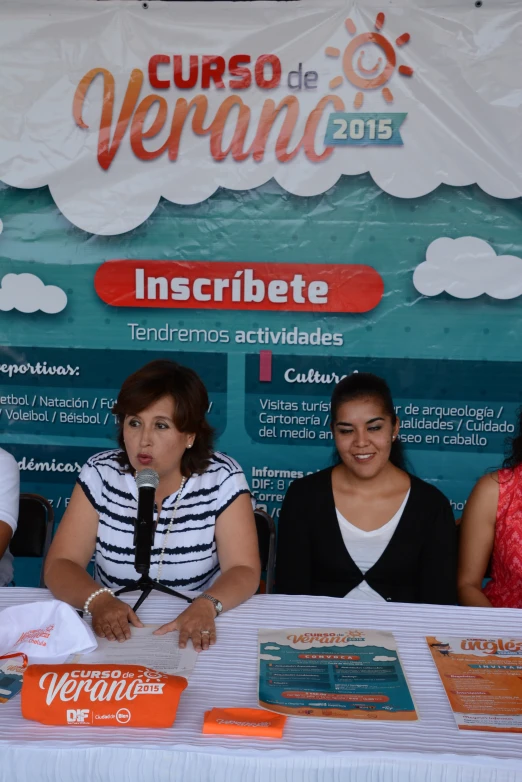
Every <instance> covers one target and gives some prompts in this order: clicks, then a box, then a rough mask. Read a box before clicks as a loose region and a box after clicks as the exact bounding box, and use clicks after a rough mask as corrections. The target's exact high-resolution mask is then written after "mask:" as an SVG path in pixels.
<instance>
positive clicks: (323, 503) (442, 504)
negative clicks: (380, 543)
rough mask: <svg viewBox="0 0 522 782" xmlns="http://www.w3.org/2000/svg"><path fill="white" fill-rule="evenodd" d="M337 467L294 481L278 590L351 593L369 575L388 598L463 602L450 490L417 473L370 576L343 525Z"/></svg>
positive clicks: (284, 514)
mask: <svg viewBox="0 0 522 782" xmlns="http://www.w3.org/2000/svg"><path fill="white" fill-rule="evenodd" d="M332 469H333V468H329V469H327V470H322V471H321V472H318V473H315V474H314V475H308V476H307V477H306V478H300V479H299V480H296V481H294V482H293V483H292V484H291V485H290V487H289V489H288V491H287V493H286V497H285V500H284V502H283V507H282V508H281V515H280V518H279V526H278V545H277V575H276V587H277V591H278V592H281V593H283V594H287V595H327V596H330V597H344V596H345V595H346V594H347V593H348V592H350V590H352V589H353V588H354V587H356V586H357V585H358V584H360V583H361V582H362V581H363V580H366V581H367V583H368V584H369V585H370V586H371V587H372V589H374V590H375V591H376V592H378V593H379V594H380V595H381V596H382V597H383V598H384V599H385V600H388V601H393V602H402V603H440V604H443V605H444V604H446V605H453V604H455V603H456V602H457V528H456V526H455V520H454V518H453V513H452V510H451V506H450V504H449V502H448V500H447V499H446V497H445V496H444V495H443V494H442V492H440V491H439V490H438V489H436V488H435V487H434V486H431V485H430V484H429V483H425V482H424V481H421V480H420V479H419V478H415V477H414V476H413V475H411V476H410V478H411V491H410V496H409V497H408V502H407V503H406V506H405V508H404V511H403V514H402V517H401V519H400V521H399V523H398V525H397V528H396V530H395V532H394V534H393V536H392V539H391V540H390V542H389V544H388V546H387V547H386V549H385V550H384V552H383V554H382V556H381V557H380V559H379V560H378V561H377V562H376V563H375V565H373V567H371V568H370V569H369V570H368V571H367V572H366V575H365V576H363V574H362V573H361V571H360V570H359V568H358V567H357V565H356V564H355V562H354V561H353V559H352V558H351V556H350V555H349V553H348V551H347V550H346V546H345V544H344V541H343V538H342V535H341V530H340V529H339V522H338V520H337V516H336V512H335V502H334V496H333V491H332V478H331V476H332Z"/></svg>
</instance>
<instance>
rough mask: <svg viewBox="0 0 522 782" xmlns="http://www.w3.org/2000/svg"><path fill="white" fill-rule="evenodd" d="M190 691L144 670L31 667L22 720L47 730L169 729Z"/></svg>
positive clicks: (184, 682) (99, 666) (24, 689)
mask: <svg viewBox="0 0 522 782" xmlns="http://www.w3.org/2000/svg"><path fill="white" fill-rule="evenodd" d="M186 686H187V680H186V679H184V678H183V677H181V676H170V675H168V674H166V673H160V672H159V671H154V670H152V669H150V668H147V667H145V666H142V665H104V664H96V665H95V664H93V665H85V664H84V665H78V664H74V663H67V664H65V665H30V666H29V667H28V668H27V670H26V671H25V672H24V682H23V685H22V714H23V716H24V717H25V718H26V719H27V720H36V721H37V722H42V723H43V724H44V725H80V726H81V725H94V726H96V727H100V726H105V725H110V726H111V727H118V726H120V725H121V726H126V727H130V728H170V726H171V725H172V723H173V722H174V720H175V718H176V712H177V709H178V703H179V698H180V695H181V693H182V692H183V690H184V689H185V687H186Z"/></svg>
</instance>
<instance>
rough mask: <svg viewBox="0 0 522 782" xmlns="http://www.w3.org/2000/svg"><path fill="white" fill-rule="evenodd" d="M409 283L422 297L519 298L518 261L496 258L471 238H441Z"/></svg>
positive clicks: (521, 272)
mask: <svg viewBox="0 0 522 782" xmlns="http://www.w3.org/2000/svg"><path fill="white" fill-rule="evenodd" d="M413 284H414V285H415V287H416V289H417V290H418V291H419V293H422V294H423V295H424V296H437V295H438V294H439V293H442V292H443V291H445V292H446V293H449V294H450V296H455V298H457V299H474V298H476V297H477V296H482V294H484V293H487V294H488V296H491V297H492V298H494V299H515V298H516V297H517V296H520V295H522V258H519V257H517V256H516V255H497V254H496V252H495V250H494V249H493V248H492V247H491V245H490V244H488V243H487V242H485V241H484V240H483V239H478V238H477V237H475V236H462V237H460V238H459V239H449V238H447V237H441V238H440V239H435V241H434V242H432V243H431V244H430V246H429V247H428V250H427V252H426V260H425V261H424V263H421V264H420V265H419V266H417V268H416V269H415V271H414V273H413Z"/></svg>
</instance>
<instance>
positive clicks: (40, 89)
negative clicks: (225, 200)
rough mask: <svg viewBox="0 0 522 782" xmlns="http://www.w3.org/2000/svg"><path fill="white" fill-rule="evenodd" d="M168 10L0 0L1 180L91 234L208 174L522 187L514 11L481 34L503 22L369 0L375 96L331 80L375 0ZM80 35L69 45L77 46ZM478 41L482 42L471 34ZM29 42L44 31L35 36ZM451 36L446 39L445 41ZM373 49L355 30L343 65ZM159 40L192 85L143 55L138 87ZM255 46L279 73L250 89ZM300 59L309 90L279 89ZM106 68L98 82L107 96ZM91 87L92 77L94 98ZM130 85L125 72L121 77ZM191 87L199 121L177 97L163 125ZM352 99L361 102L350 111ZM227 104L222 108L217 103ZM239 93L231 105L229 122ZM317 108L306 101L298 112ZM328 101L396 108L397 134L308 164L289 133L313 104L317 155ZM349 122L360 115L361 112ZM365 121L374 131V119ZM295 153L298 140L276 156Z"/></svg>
mask: <svg viewBox="0 0 522 782" xmlns="http://www.w3.org/2000/svg"><path fill="white" fill-rule="evenodd" d="M171 5H172V4H169V3H151V4H150V6H149V8H148V10H147V11H143V9H142V8H141V6H140V4H138V3H136V4H131V3H124V4H121V3H118V4H115V5H112V4H110V3H103V4H100V3H92V4H91V5H90V6H89V5H88V4H85V3H82V4H74V3H69V4H61V5H57V6H56V8H54V7H53V15H52V18H51V17H49V16H48V15H47V16H46V15H45V14H40V15H38V14H36V15H35V16H32V15H28V14H27V13H26V7H25V4H18V6H19V7H18V6H17V7H15V6H14V5H12V4H10V5H9V8H8V10H5V11H4V10H3V9H2V6H1V4H0V67H1V69H2V74H3V78H2V79H1V80H0V105H1V106H2V112H1V115H0V179H2V180H3V181H4V182H5V183H6V184H8V185H13V186H15V187H21V188H34V187H41V186H43V185H48V186H49V188H50V192H51V194H52V196H53V198H54V200H55V202H56V203H57V205H58V207H59V208H60V209H61V211H62V212H63V214H64V215H65V216H66V217H67V218H68V219H69V220H70V221H71V222H72V223H74V224H75V225H77V226H79V227H80V228H82V229H83V230H85V231H89V232H92V233H95V234H103V235H113V234H121V233H124V232H126V231H129V230H131V229H133V228H135V227H137V226H139V225H140V224H141V223H143V222H144V221H145V220H146V219H147V218H148V217H149V216H150V215H151V213H152V212H153V211H154V210H155V208H156V206H157V204H158V202H159V199H160V198H161V197H162V196H163V197H164V198H166V199H167V200H169V201H172V202H174V203H178V204H195V203H199V202H201V201H203V200H205V199H206V198H208V197H209V196H211V195H212V194H213V193H214V192H215V191H216V190H217V189H218V188H219V187H225V188H229V189H231V190H238V191H240V190H248V189H251V188H255V187H258V186H259V185H262V184H263V183H266V182H268V181H269V180H271V179H272V178H273V179H275V180H276V182H278V183H279V185H281V186H282V187H283V188H285V189H286V190H287V191H289V192H290V193H293V194H295V195H299V196H312V195H317V194H319V193H323V192H325V191H326V190H328V189H329V188H330V187H332V186H333V185H334V184H335V183H336V182H337V181H338V179H339V178H340V176H341V175H342V174H348V175H359V174H363V173H365V172H369V173H370V174H371V176H372V177H373V179H374V181H375V182H376V184H377V185H378V186H379V187H380V188H381V189H382V190H384V191H385V192H387V193H389V194H391V195H393V196H397V197H400V198H416V197H418V196H422V195H425V194H426V193H430V192H431V191H432V190H434V189H435V188H436V187H438V186H439V185H440V184H447V185H455V186H464V185H469V184H472V183H474V182H477V183H478V185H479V186H480V187H481V188H482V189H483V190H484V191H485V192H487V193H489V194H490V195H492V196H495V197H497V198H515V197H518V196H520V195H521V194H522V153H521V150H522V123H521V122H520V117H519V113H520V100H519V95H518V89H519V87H518V82H517V81H516V79H515V80H514V79H513V73H519V72H520V71H521V70H522V48H521V47H520V46H519V44H518V39H517V35H518V30H519V29H520V28H521V26H522V8H520V10H519V9H516V10H515V9H513V8H509V9H505V10H504V11H502V9H497V8H495V10H494V15H495V29H497V28H498V29H502V35H500V34H499V35H498V36H495V35H493V36H492V35H491V33H490V32H489V30H490V28H491V13H493V11H491V12H490V13H489V14H488V12H487V11H485V10H484V9H481V12H480V13H479V14H477V15H473V25H470V23H469V14H470V11H469V8H468V7H467V5H465V4H464V5H463V4H459V3H455V4H453V6H449V5H448V4H443V6H442V7H441V8H440V9H437V8H436V7H435V8H434V7H431V6H430V8H429V9H428V10H427V9H426V8H423V7H422V4H421V6H420V7H419V6H418V5H416V4H415V3H413V2H412V3H411V4H410V3H408V7H407V13H405V11H404V8H403V7H402V6H400V7H397V8H394V7H391V6H390V4H384V5H385V6H386V13H385V14H379V16H383V21H382V22H380V23H379V25H380V26H379V29H380V33H379V35H380V36H381V39H382V38H383V37H384V38H385V39H386V41H387V42H388V44H387V45H388V48H389V51H388V55H389V56H390V57H391V54H390V51H391V52H392V53H393V57H394V58H396V66H394V65H391V64H390V61H388V66H387V67H389V68H391V71H392V72H391V75H390V76H389V78H388V77H386V78H388V85H387V86H386V88H385V90H386V93H385V94H386V98H384V97H383V94H382V93H384V91H385V90H384V89H383V90H381V89H378V90H377V89H373V90H372V89H370V88H365V87H364V86H363V87H361V88H360V91H359V92H357V89H358V88H356V87H354V86H353V85H354V84H355V82H350V80H349V78H348V76H347V72H348V73H349V72H350V71H349V66H350V63H348V60H350V57H347V52H348V49H349V47H350V46H351V45H352V44H354V43H356V42H357V39H358V38H359V37H360V36H365V35H366V36H368V33H370V32H371V33H372V35H375V32H374V31H375V26H376V23H377V22H376V8H377V7H374V6H373V5H372V4H370V6H369V7H367V8H364V7H363V6H364V5H365V4H362V3H355V2H354V3H350V2H347V0H328V2H326V1H325V2H323V3H321V4H319V3H315V2H312V1H311V0H303V2H302V3H299V4H285V3H277V4H276V5H277V8H274V9H273V13H271V14H270V17H267V14H266V9H264V8H257V7H253V6H255V4H252V3H245V4H241V3H235V4H234V5H233V7H232V5H231V6H230V7H226V8H225V7H224V6H222V5H219V6H218V7H211V4H207V6H206V7H205V15H204V19H203V20H202V19H201V17H200V16H198V14H199V7H198V6H196V7H194V6H193V4H190V3H184V4H177V6H178V5H179V6H180V7H179V8H178V7H177V6H176V8H175V14H174V13H173V8H172V7H171ZM214 5H215V4H214ZM296 5H298V7H295V6H296ZM435 5H436V4H435ZM287 6H289V7H287ZM290 6H291V7H290ZM472 10H473V9H472ZM384 17H385V18H384ZM348 19H349V20H350V22H351V25H352V27H353V30H352V31H350V25H348ZM381 28H382V29H381ZM79 30H81V41H82V44H83V45H81V46H79V45H78V43H77V42H78V40H79V38H78V31H79ZM406 35H407V36H408V38H407V39H406V37H405V36H406ZM123 36H124V37H123ZM401 39H402V43H401V44H400V45H399V43H398V41H399V40H401ZM486 39H487V41H488V45H487V46H484V43H483V41H484V40H486ZM42 41H45V43H46V46H45V47H43V48H42ZM455 41H459V42H460V43H459V45H458V46H457V45H455ZM379 46H380V45H377V44H375V42H373V43H372V42H371V41H370V40H368V39H366V43H365V44H364V46H363V45H362V44H360V47H359V48H356V51H355V53H354V55H353V57H352V58H351V66H353V67H354V68H357V67H358V68H359V69H360V68H361V67H364V69H365V72H366V73H367V74H369V73H372V74H373V73H374V71H375V69H379V68H383V67H384V66H383V64H384V62H385V60H386V58H383V56H382V55H383V50H382V47H381V48H379ZM361 47H362V48H361ZM363 50H364V57H363V58H362V59H361V57H362V51H363ZM158 52H176V54H179V55H181V56H182V58H183V60H182V66H183V67H182V75H183V78H184V79H187V74H188V73H189V68H188V66H189V61H188V58H189V56H190V55H193V56H194V52H198V53H199V54H198V57H199V60H198V81H197V83H196V84H195V86H194V87H193V88H190V89H178V88H176V87H175V86H173V83H172V81H173V61H172V59H170V61H169V62H168V63H167V62H164V63H161V64H160V65H159V66H158V74H157V75H158V79H159V80H160V82H161V81H162V82H163V86H161V87H152V86H151V83H150V80H149V71H148V64H149V61H150V58H151V56H152V55H155V54H157V53H158ZM239 52H246V53H249V56H251V58H252V59H251V62H250V64H249V65H248V68H249V69H250V70H249V73H250V78H251V80H252V83H251V84H250V86H249V87H248V89H239V88H231V87H230V84H229V82H230V81H231V80H232V81H233V80H234V74H233V73H231V69H232V70H233V69H234V66H233V65H229V58H230V57H234V56H236V55H237V53H239ZM259 52H267V53H273V54H274V55H275V56H277V57H278V58H279V61H280V63H281V83H280V85H279V86H277V87H275V88H273V89H261V88H260V87H258V86H256V84H255V62H256V57H257V54H258V53H259ZM203 55H215V56H221V55H223V56H224V58H225V71H224V75H223V80H224V88H223V89H221V88H220V89H218V88H217V86H216V85H215V84H213V83H211V81H212V80H210V81H209V85H210V86H208V85H207V86H206V87H203V86H202V84H201V82H202V75H201V69H202V65H201V61H202V56H203ZM359 55H360V56H359ZM388 55H387V57H388ZM392 59H393V58H392ZM358 62H359V63H360V65H357V63H358ZM299 63H302V71H303V73H304V72H314V73H316V74H317V82H316V85H315V87H314V89H305V88H303V89H301V90H295V89H294V90H292V89H291V88H290V87H288V85H287V79H288V76H289V73H290V71H295V69H296V68H297V66H298V65H299ZM401 68H402V69H403V70H402V71H401V70H400V69H401ZM92 69H98V70H99V69H105V75H104V73H103V72H102V71H101V70H99V73H98V75H97V76H96V77H95V78H94V80H93V81H92V83H91V84H90V86H89V87H88V89H87V91H86V93H85V99H84V101H83V104H82V105H81V121H82V122H83V123H84V125H83V127H81V126H80V124H78V122H75V119H74V118H73V99H74V96H75V94H76V92H77V88H78V85H79V84H80V82H81V80H82V79H83V77H84V76H85V75H86V74H87V73H88V72H90V71H91V70H92ZM133 70H134V72H135V73H138V72H139V73H141V74H143V83H142V84H141V86H139V87H136V93H135V94H134V95H133V94H132V89H131V90H130V92H129V98H128V100H127V101H126V104H125V105H126V106H127V108H129V111H128V114H127V116H123V118H122V120H121V121H120V122H119V123H118V118H119V117H120V112H121V109H122V105H123V103H124V96H125V94H126V90H127V87H128V85H129V78H130V75H131V73H132V72H133ZM240 70H241V69H240ZM265 71H266V77H267V78H269V76H270V74H271V66H270V65H268V64H267V65H266V68H265ZM109 72H110V74H112V77H113V78H114V93H113V97H114V101H113V105H112V106H111V100H109V96H110V95H112V93H111V87H110V86H108V85H109V84H110V83H112V82H110V78H109V76H108V75H107V74H108V73H109ZM405 73H408V75H407V76H404V74H405ZM383 74H384V72H383ZM384 75H385V74H384ZM104 79H105V82H104ZM376 80H377V79H376ZM376 80H375V81H376ZM371 81H372V80H371V79H368V78H367V79H366V80H364V82H365V83H369V82H371ZM104 83H105V86H106V89H107V90H108V92H107V93H106V100H105V103H104V100H103V96H104V92H103V89H104ZM132 84H133V85H136V84H137V81H136V79H134V81H133V83H132ZM165 84H166V85H167V86H165ZM197 95H199V96H200V97H201V99H202V100H204V101H207V100H208V106H204V108H205V116H204V119H203V118H202V117H201V116H200V117H199V119H198V120H197V122H199V123H200V125H199V130H200V132H198V133H196V132H194V130H193V128H192V122H193V121H195V120H194V116H195V112H194V108H193V109H191V110H190V112H189V113H188V115H187V118H186V120H185V122H184V125H183V128H182V130H181V126H180V124H179V122H178V124H176V123H174V125H173V116H174V112H175V107H176V105H177V101H180V100H181V101H183V99H184V100H186V101H187V102H190V101H191V100H192V99H193V98H195V97H196V96H197ZM234 96H235V97H234ZM328 96H329V97H328ZM358 96H362V100H363V103H360V104H359V108H357V109H355V108H354V104H356V101H357V98H358ZM477 96H479V98H478V97H477ZM286 98H289V99H290V100H293V101H294V104H293V108H292V111H293V114H292V112H291V111H290V110H288V111H287V113H286V115H285V111H286V109H283V110H282V112H281V114H280V115H279V117H278V118H277V119H276V120H275V122H274V124H273V127H272V129H271V130H269V126H268V127H265V128H261V129H259V127H258V126H259V120H260V117H261V115H262V112H263V106H264V105H265V101H268V110H269V111H268V113H270V107H271V106H272V107H273V106H277V105H278V104H279V102H280V101H281V100H282V99H286ZM226 99H228V100H229V101H230V100H232V101H236V104H235V105H234V106H231V105H230V103H229V104H228V107H225V108H224V109H223V108H221V109H220V107H222V104H223V102H224V100H226ZM322 99H327V100H328V103H327V105H326V106H323V105H322V104H320V101H321V100H322ZM143 100H146V101H148V103H146V104H145V108H147V112H146V113H145V108H143V107H142V110H141V112H140V111H137V109H138V106H139V105H140V104H141V101H143ZM238 100H241V101H242V108H241V111H242V112H243V113H242V115H241V117H242V120H241V122H239V121H238V114H239V108H240V107H239V104H238V103H237V101H238ZM390 101H391V103H390ZM318 105H320V109H319V111H315V109H316V107H317V106H318ZM102 106H104V109H103V111H104V114H105V115H106V114H108V113H109V112H111V119H112V123H111V125H110V132H106V133H105V135H104V138H103V139H102V143H101V147H102V148H103V150H104V153H103V154H105V156H106V159H109V158H110V165H108V167H107V168H106V169H103V168H102V167H101V165H100V164H99V162H98V159H97V154H98V141H99V128H100V117H101V114H102ZM336 106H337V108H342V107H344V109H343V110H344V111H345V112H348V113H352V114H353V113H354V112H355V113H357V112H358V111H360V112H361V118H362V117H363V116H364V115H366V114H367V113H372V114H375V115H376V116H380V117H386V116H388V114H389V113H390V112H391V113H404V114H407V116H406V118H405V120H404V122H403V124H402V126H401V130H400V133H401V136H402V139H403V141H404V146H396V145H390V146H383V145H373V144H370V145H367V146H364V145H363V146H355V145H342V146H337V147H336V148H335V150H334V152H333V154H331V155H330V157H328V158H327V159H325V160H319V161H313V160H311V159H310V158H309V157H307V155H306V154H305V149H304V146H302V140H303V137H304V133H305V127H306V124H307V120H308V119H309V118H310V120H311V125H310V127H313V121H314V119H315V118H316V117H319V116H322V118H321V119H320V121H319V122H318V125H317V129H316V132H315V134H314V139H313V144H312V135H311V134H312V131H311V130H310V131H309V133H310V138H308V145H307V149H308V152H309V153H310V152H314V150H315V154H316V155H318V156H319V155H321V154H322V153H323V152H324V138H325V130H326V125H327V119H328V116H329V115H330V114H331V113H332V111H334V110H335V108H336ZM77 108H78V106H77ZM323 109H324V111H323ZM218 111H221V114H220V116H221V117H222V118H225V117H226V121H224V127H223V128H222V131H223V132H222V135H221V132H220V130H219V129H218V128H217V125H216V127H215V129H214V131H212V133H213V135H212V138H211V133H210V131H209V128H210V126H211V124H212V123H213V122H214V120H215V118H216V115H217V113H218ZM321 112H322V115H321ZM181 113H183V112H181ZM266 113H267V112H266V111H265V115H266ZM124 114H125V112H124ZM290 114H292V117H291V118H290V119H289V115H290ZM78 116H79V115H78V113H77V119H78ZM21 117H23V122H21V120H20V118H21ZM294 119H295V127H294V128H293V129H291V132H288V134H287V136H288V137H287V138H286V140H284V143H282V145H281V147H282V149H283V150H286V151H287V153H288V154H289V155H290V158H291V159H289V160H287V161H286V162H280V161H279V160H278V159H277V158H276V155H275V147H276V141H277V139H278V137H282V136H284V135H285V133H286V130H287V125H289V126H290V127H291V126H292V124H293V122H294ZM177 120H179V115H178V117H177ZM247 120H248V123H247ZM287 120H288V123H287ZM373 121H375V120H373ZM390 121H391V120H388V122H390ZM357 122H358V123H359V126H360V123H361V122H363V120H362V119H357ZM243 123H244V124H243ZM117 125H118V132H116V127H117ZM363 125H364V122H363ZM173 127H174V131H172V128H173ZM376 127H377V126H376ZM350 128H351V125H350ZM218 130H219V132H218ZM234 130H236V133H235V136H236V138H235V144H236V152H237V153H238V157H241V151H242V152H243V153H244V155H245V156H244V159H241V160H234V159H233V158H232V155H231V154H227V155H226V156H225V157H224V159H222V160H219V159H214V158H213V157H212V155H211V152H210V147H211V143H212V144H213V145H214V147H221V149H222V150H223V151H227V150H228V148H229V147H230V145H231V142H232V139H233V137H234ZM178 131H179V136H177V135H176V134H177V132H178ZM243 131H245V136H244V138H241V135H242V132H243ZM354 132H355V131H354ZM374 132H375V133H377V132H378V131H377V130H375V127H374ZM379 132H380V131H379ZM171 133H172V135H171ZM350 133H351V131H350ZM140 134H142V135H143V138H142V137H141V135H140ZM263 134H265V135H263ZM131 137H132V147H131ZM256 137H259V138H261V139H266V144H264V141H261V142H259V141H258V147H259V144H261V147H262V146H263V144H264V146H265V148H264V153H263V149H261V152H260V153H259V154H258V158H259V159H258V160H254V157H253V152H249V150H251V147H252V143H253V141H254V139H255V138H256ZM118 144H119V146H118ZM299 145H301V148H299ZM312 146H313V147H314V149H312ZM139 147H141V149H142V152H140V154H142V156H143V157H144V158H147V157H148V158H151V157H152V158H153V159H141V160H140V159H138V157H137V156H136V154H135V151H133V149H134V150H136V149H138V148H139ZM178 147H179V148H178ZM116 148H117V151H116ZM239 148H240V149H239ZM296 148H299V151H298V153H297V154H296V155H295V156H292V152H293V151H294V150H295V149H296ZM256 149H257V147H256ZM113 152H115V154H114V155H113V156H112V153H113ZM156 153H157V154H156ZM247 153H248V154H247ZM169 155H170V157H169Z"/></svg>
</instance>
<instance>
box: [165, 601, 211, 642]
mask: <svg viewBox="0 0 522 782" xmlns="http://www.w3.org/2000/svg"><path fill="white" fill-rule="evenodd" d="M215 618H216V610H215V608H214V606H213V605H212V603H211V602H210V600H204V599H203V600H198V599H197V598H196V599H195V600H194V602H193V603H191V604H190V605H189V607H188V608H186V609H185V610H184V611H183V613H182V614H180V615H179V616H178V617H177V619H174V621H173V622H168V624H166V625H163V626H162V627H158V629H157V630H155V631H154V635H165V633H170V632H172V630H179V647H180V649H184V648H185V647H186V645H187V641H188V639H189V638H192V645H193V646H194V649H195V650H196V652H201V650H202V649H208V647H209V646H212V645H213V644H215V643H216V624H215V621H214V620H215ZM206 631H208V632H206Z"/></svg>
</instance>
